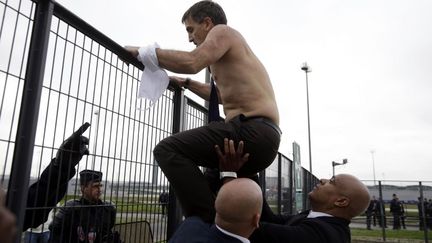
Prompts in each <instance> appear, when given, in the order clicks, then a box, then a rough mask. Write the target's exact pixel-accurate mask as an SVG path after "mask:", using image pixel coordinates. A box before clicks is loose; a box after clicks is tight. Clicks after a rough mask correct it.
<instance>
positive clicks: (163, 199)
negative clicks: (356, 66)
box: [159, 190, 169, 216]
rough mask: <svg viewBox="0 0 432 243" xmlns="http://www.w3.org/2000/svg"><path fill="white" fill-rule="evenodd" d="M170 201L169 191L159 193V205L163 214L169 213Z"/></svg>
mask: <svg viewBox="0 0 432 243" xmlns="http://www.w3.org/2000/svg"><path fill="white" fill-rule="evenodd" d="M168 202H169V194H168V192H165V190H163V192H162V193H161V194H160V195H159V205H160V206H161V208H162V215H164V216H165V215H166V214H168Z"/></svg>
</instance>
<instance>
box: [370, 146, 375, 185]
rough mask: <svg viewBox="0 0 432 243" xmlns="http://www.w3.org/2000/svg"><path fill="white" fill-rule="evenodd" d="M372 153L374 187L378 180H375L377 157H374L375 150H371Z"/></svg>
mask: <svg viewBox="0 0 432 243" xmlns="http://www.w3.org/2000/svg"><path fill="white" fill-rule="evenodd" d="M370 152H371V154H372V169H373V178H374V186H376V179H375V178H376V177H375V157H374V154H375V150H371V151H370Z"/></svg>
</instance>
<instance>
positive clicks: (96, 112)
mask: <svg viewBox="0 0 432 243" xmlns="http://www.w3.org/2000/svg"><path fill="white" fill-rule="evenodd" d="M93 114H94V115H95V116H96V131H95V134H94V139H93V161H92V167H91V168H92V170H94V169H95V163H96V145H97V135H98V127H99V110H96V111H95V112H93Z"/></svg>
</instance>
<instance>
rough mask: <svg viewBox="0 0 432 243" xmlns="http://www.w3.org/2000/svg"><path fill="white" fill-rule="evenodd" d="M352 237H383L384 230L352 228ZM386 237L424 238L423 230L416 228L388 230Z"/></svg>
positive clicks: (431, 234)
mask: <svg viewBox="0 0 432 243" xmlns="http://www.w3.org/2000/svg"><path fill="white" fill-rule="evenodd" d="M351 236H352V237H375V238H382V231H381V229H380V230H366V229H351ZM431 237H432V233H431V232H430V231H428V238H429V239H431ZM386 238H394V239H416V240H423V239H424V232H423V231H414V230H386Z"/></svg>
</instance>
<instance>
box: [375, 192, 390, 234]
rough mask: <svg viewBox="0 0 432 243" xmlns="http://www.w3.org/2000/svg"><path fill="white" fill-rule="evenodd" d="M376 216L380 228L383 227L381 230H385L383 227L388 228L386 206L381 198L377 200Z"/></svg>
mask: <svg viewBox="0 0 432 243" xmlns="http://www.w3.org/2000/svg"><path fill="white" fill-rule="evenodd" d="M375 214H376V216H377V220H378V225H379V227H381V228H383V227H384V228H387V218H386V211H385V204H384V202H383V200H382V198H381V197H380V198H379V199H378V200H377V203H376V211H375Z"/></svg>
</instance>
